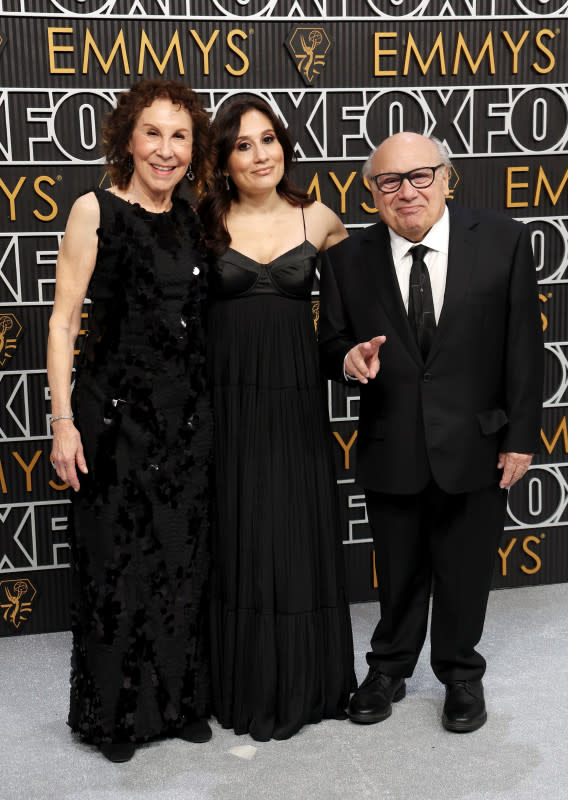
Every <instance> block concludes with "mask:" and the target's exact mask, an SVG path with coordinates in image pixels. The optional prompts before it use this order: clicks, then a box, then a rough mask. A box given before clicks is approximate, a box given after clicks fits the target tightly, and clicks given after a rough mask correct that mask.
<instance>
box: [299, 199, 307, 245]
mask: <svg viewBox="0 0 568 800" xmlns="http://www.w3.org/2000/svg"><path fill="white" fill-rule="evenodd" d="M300 209H301V211H302V222H303V223H304V242H305V241H306V239H307V238H308V237H307V235H306V218H305V216H304V206H300Z"/></svg>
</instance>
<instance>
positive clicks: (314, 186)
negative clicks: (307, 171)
mask: <svg viewBox="0 0 568 800" xmlns="http://www.w3.org/2000/svg"><path fill="white" fill-rule="evenodd" d="M312 192H315V195H316V197H315V199H316V200H317V201H318V203H321V190H320V180H319V173H318V172H316V174H315V175H314V177H313V178H312V182H311V183H310V185H309V186H308V191H307V194H308V195H311V193H312Z"/></svg>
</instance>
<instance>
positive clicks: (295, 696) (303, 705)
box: [200, 98, 353, 741]
mask: <svg viewBox="0 0 568 800" xmlns="http://www.w3.org/2000/svg"><path fill="white" fill-rule="evenodd" d="M213 129H214V136H215V142H216V147H217V153H218V164H217V170H216V177H215V181H214V184H213V187H212V189H211V191H210V192H209V193H208V194H207V195H206V197H205V200H204V202H203V204H202V206H201V209H200V211H201V216H202V219H203V221H204V224H205V226H206V228H207V232H208V235H209V237H210V239H211V241H212V242H213V244H214V247H215V248H216V250H217V252H218V260H217V264H216V267H215V268H213V269H212V273H211V294H212V307H211V311H210V319H209V324H210V328H209V351H210V358H209V370H210V379H211V381H212V385H213V406H214V418H215V464H216V466H215V476H216V481H215V484H216V508H217V525H216V533H215V534H214V537H213V553H212V557H213V562H212V569H213V575H212V600H211V603H212V681H213V707H214V712H215V714H216V716H217V717H218V719H219V721H220V722H221V723H222V725H223V726H224V727H227V728H234V730H235V732H236V733H249V734H250V735H251V736H252V737H253V738H254V739H257V740H259V741H264V740H267V739H270V738H275V739H285V738H287V737H289V736H292V734H294V733H296V731H298V730H299V729H300V727H301V726H302V725H304V724H306V723H309V722H319V721H320V720H321V719H323V718H325V717H331V718H336V719H343V718H344V717H345V714H344V708H345V706H346V704H347V701H348V699H349V691H350V689H351V687H352V681H353V646H352V639H351V623H350V617H349V608H348V605H347V602H346V598H345V590H344V583H343V561H342V543H341V538H342V537H341V528H340V522H339V513H338V502H337V496H336V484H335V476H334V471H333V466H332V456H331V443H332V438H331V433H330V428H329V419H328V415H327V407H326V402H325V397H324V392H323V382H322V378H321V375H320V370H319V363H318V354H317V345H316V333H315V330H314V322H313V316H312V306H311V291H312V287H313V281H314V273H315V270H316V264H317V261H318V253H319V252H320V251H322V250H324V249H326V248H328V247H330V246H331V245H333V244H335V243H336V242H339V241H340V240H341V239H343V238H345V236H346V235H347V233H346V231H345V228H344V226H343V224H342V223H341V221H340V220H339V219H338V217H337V216H336V215H335V214H334V213H333V212H332V211H331V210H330V209H329V208H327V207H326V206H324V205H322V204H321V203H318V202H313V201H311V200H309V199H308V197H307V196H306V194H305V193H304V192H302V191H300V190H298V189H297V188H295V187H294V186H293V185H292V184H291V182H290V180H289V177H288V175H289V170H290V167H291V162H292V155H293V149H292V144H291V142H290V138H289V136H288V134H287V132H286V130H285V129H284V126H283V125H282V123H281V122H280V121H279V120H278V119H277V117H276V116H275V114H274V113H273V112H272V110H271V109H270V108H269V106H267V105H266V104H265V103H264V102H263V101H262V100H260V99H254V98H253V99H244V100H237V101H234V102H232V103H230V105H229V106H228V107H225V108H223V109H222V110H221V111H220V112H219V114H218V115H217V117H216V119H215V122H214V125H213Z"/></svg>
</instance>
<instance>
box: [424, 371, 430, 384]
mask: <svg viewBox="0 0 568 800" xmlns="http://www.w3.org/2000/svg"><path fill="white" fill-rule="evenodd" d="M423 380H424V383H428V381H431V380H432V375H431V373H430V372H425V373H424V375H423Z"/></svg>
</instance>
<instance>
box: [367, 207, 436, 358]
mask: <svg viewBox="0 0 568 800" xmlns="http://www.w3.org/2000/svg"><path fill="white" fill-rule="evenodd" d="M367 231H368V236H367V237H366V239H365V241H364V248H363V251H362V252H363V257H364V261H365V265H366V269H367V281H366V285H367V287H368V288H369V289H370V291H371V295H370V297H371V298H372V300H373V302H376V303H378V305H380V306H381V309H382V312H383V313H384V314H385V315H386V316H387V317H388V318H389V321H390V323H391V325H392V326H393V328H394V329H395V330H396V331H397V333H398V335H399V336H400V338H401V340H402V342H403V344H404V346H405V347H406V348H407V349H408V351H409V352H411V353H412V354H413V355H414V357H415V358H416V359H417V360H418V361H420V362H421V361H422V355H421V353H420V350H419V348H418V343H417V341H416V338H415V336H414V334H413V332H412V328H411V327H410V322H409V321H408V314H407V313H406V309H405V307H404V303H403V301H402V296H401V294H400V288H399V283H398V278H397V276H396V271H395V268H394V262H393V259H392V252H391V246H390V236H389V229H388V227H387V226H386V225H385V224H384V223H378V224H377V225H373V226H372V227H371V228H368V229H367ZM378 333H381V331H379V332H378Z"/></svg>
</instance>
